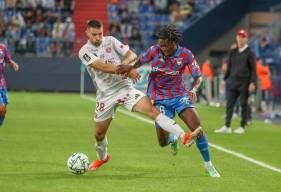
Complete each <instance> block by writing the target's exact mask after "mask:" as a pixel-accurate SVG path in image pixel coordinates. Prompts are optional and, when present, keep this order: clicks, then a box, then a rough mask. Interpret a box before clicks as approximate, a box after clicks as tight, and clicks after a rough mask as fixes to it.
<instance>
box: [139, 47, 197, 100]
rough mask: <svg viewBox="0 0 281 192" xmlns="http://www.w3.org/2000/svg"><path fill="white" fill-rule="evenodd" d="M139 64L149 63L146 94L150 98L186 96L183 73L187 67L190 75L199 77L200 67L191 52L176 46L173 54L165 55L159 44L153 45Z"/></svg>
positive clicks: (143, 55)
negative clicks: (150, 66)
mask: <svg viewBox="0 0 281 192" xmlns="http://www.w3.org/2000/svg"><path fill="white" fill-rule="evenodd" d="M138 62H140V63H141V64H151V65H152V70H151V73H150V75H149V81H148V86H147V96H148V97H149V99H151V100H164V99H171V98H174V97H178V96H187V95H188V90H187V88H186V87H185V86H184V82H183V74H184V70H185V68H186V67H188V68H189V71H190V72H191V75H192V77H200V76H201V71H200V67H199V65H198V63H197V61H196V59H195V57H194V55H193V54H192V52H191V51H190V50H189V49H187V48H184V47H181V46H177V50H176V51H175V53H174V55H172V56H168V57H166V56H165V55H164V53H163V52H162V51H161V49H160V46H159V45H154V46H152V47H150V48H149V49H148V51H147V52H145V53H143V54H142V56H141V57H140V59H139V61H138Z"/></svg>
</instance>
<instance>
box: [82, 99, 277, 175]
mask: <svg viewBox="0 0 281 192" xmlns="http://www.w3.org/2000/svg"><path fill="white" fill-rule="evenodd" d="M81 97H82V98H84V99H86V100H89V101H93V102H95V101H96V100H95V99H94V98H92V97H89V96H85V95H81ZM117 110H118V111H119V112H120V113H123V114H125V115H128V116H130V117H134V118H136V119H139V120H141V121H144V122H146V123H149V124H152V125H154V122H153V121H152V120H149V119H146V118H143V117H141V116H138V115H136V114H134V113H131V112H128V111H125V110H122V109H117ZM209 145H210V146H211V147H213V148H215V149H217V150H219V151H222V152H225V153H228V154H230V155H233V156H235V157H238V158H240V159H244V160H246V161H249V162H251V163H253V164H255V165H258V166H260V167H264V168H266V169H269V170H271V171H275V172H278V173H281V169H279V168H277V167H273V166H271V165H268V164H266V163H264V162H262V161H258V160H255V159H253V158H251V157H248V156H246V155H244V154H242V153H238V152H235V151H232V150H229V149H226V148H224V147H221V146H219V145H216V144H213V143H210V142H209Z"/></svg>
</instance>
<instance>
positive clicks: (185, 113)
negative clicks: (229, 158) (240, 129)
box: [117, 25, 220, 177]
mask: <svg viewBox="0 0 281 192" xmlns="http://www.w3.org/2000/svg"><path fill="white" fill-rule="evenodd" d="M181 39H182V35H181V33H180V32H179V31H178V30H177V29H176V28H175V27H174V26H173V25H168V26H164V27H163V28H162V29H161V30H160V31H159V33H158V44H157V45H154V46H151V47H150V48H149V49H148V51H147V52H145V53H144V54H142V55H141V57H140V58H139V59H138V60H137V61H136V62H135V64H134V65H119V66H118V70H117V73H120V74H124V73H128V72H129V71H131V70H132V69H136V68H138V67H140V66H141V65H143V64H151V65H152V69H151V73H150V75H149V82H148V87H147V96H148V97H149V99H150V100H152V103H153V104H154V106H156V107H157V108H158V109H159V110H160V111H161V112H162V113H163V114H165V115H166V116H168V117H170V118H174V117H175V114H176V113H177V114H178V115H179V117H180V118H181V119H182V120H183V121H184V123H185V124H186V126H187V127H189V129H190V130H191V131H195V130H200V131H201V132H200V134H199V135H198V136H197V138H196V139H194V140H195V142H196V145H197V147H198V149H199V151H200V153H201V155H202V157H203V159H204V164H205V167H206V170H207V171H208V173H209V175H210V176H211V177H220V174H219V173H218V172H217V170H216V169H215V167H214V166H213V164H212V162H211V160H210V153H209V147H208V140H207V137H206V134H205V133H203V131H202V130H201V127H200V120H199V117H198V114H197V111H196V109H195V108H194V106H193V105H192V102H193V101H195V100H196V99H197V97H196V91H197V89H198V88H199V86H200V83H201V79H202V78H201V71H200V67H199V65H198V63H197V62H196V59H195V57H194V55H193V54H192V52H191V51H190V50H189V49H187V48H184V47H181V46H179V45H178V43H179V42H180V41H181ZM186 67H188V68H189V70H190V72H191V75H192V77H193V78H194V83H193V86H192V88H191V90H188V89H186V88H185V86H184V83H183V73H184V70H185V68H186ZM156 131H157V136H158V141H159V144H160V146H167V145H168V144H171V146H172V149H174V151H175V153H176V151H177V145H176V142H177V141H176V138H175V137H174V135H173V134H170V133H168V132H166V131H164V130H162V129H159V128H158V125H156Z"/></svg>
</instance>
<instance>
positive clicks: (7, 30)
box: [0, 0, 75, 56]
mask: <svg viewBox="0 0 281 192" xmlns="http://www.w3.org/2000/svg"><path fill="white" fill-rule="evenodd" d="M0 7H1V8H0V9H1V10H0V16H1V19H0V38H1V41H2V42H4V43H5V44H7V45H8V48H9V50H10V52H11V53H13V54H18V55H24V56H28V55H31V56H32V55H36V56H63V55H64V56H69V55H70V54H71V50H72V47H73V44H74V39H75V32H74V23H73V22H72V18H71V17H72V12H73V6H72V1H71V0H48V1H47V0H40V1H35V0H25V1H24V0H7V1H1V5H0Z"/></svg>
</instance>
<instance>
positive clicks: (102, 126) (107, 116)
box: [79, 20, 198, 171]
mask: <svg viewBox="0 0 281 192" xmlns="http://www.w3.org/2000/svg"><path fill="white" fill-rule="evenodd" d="M86 35H87V37H88V38H89V40H88V42H87V43H86V44H85V45H84V46H83V47H82V48H81V49H80V51H79V58H80V60H81V61H82V63H83V64H84V65H85V66H86V67H87V70H88V72H89V74H90V76H91V78H92V79H93V81H94V83H95V84H96V86H97V96H96V110H95V117H94V121H95V125H94V133H95V140H96V152H97V157H98V160H96V161H94V162H93V163H92V164H91V165H90V166H89V171H92V170H95V169H97V168H98V167H100V166H101V165H103V164H104V163H106V162H108V161H109V159H110V156H109V153H108V151H107V145H108V142H107V137H106V132H107V130H108V128H109V126H110V123H111V121H112V119H113V117H114V114H115V110H116V107H117V106H118V105H123V106H124V107H125V108H127V109H128V110H129V111H132V112H139V113H142V114H145V115H147V116H149V117H150V118H151V119H153V120H154V121H155V123H157V124H158V125H159V126H160V127H161V128H162V129H164V130H166V131H168V132H171V133H173V134H174V135H175V137H177V138H179V139H181V141H182V143H183V144H184V145H185V146H187V147H189V146H190V145H191V144H192V143H193V142H194V139H195V137H196V136H197V134H198V133H197V132H191V133H189V132H187V133H185V132H184V130H183V129H182V128H181V127H180V126H179V125H178V124H176V123H175V121H174V120H172V119H170V118H168V117H166V116H165V115H163V114H161V113H160V112H159V111H158V110H157V109H156V108H155V107H154V106H153V105H152V104H151V102H150V101H149V99H148V97H147V96H145V95H144V93H142V92H141V91H139V90H137V89H135V88H134V87H133V84H132V81H131V79H132V80H133V81H137V80H138V79H139V78H140V75H139V74H138V73H137V71H135V70H132V71H130V72H129V73H128V74H126V77H128V78H125V77H124V76H121V75H117V74H116V70H117V65H119V64H130V63H132V62H134V61H135V60H136V58H137V56H136V54H135V53H134V52H132V51H131V50H130V49H129V46H128V45H124V44H122V43H121V42H120V41H118V40H117V39H116V38H114V37H112V36H103V26H102V23H101V22H100V21H97V20H89V21H88V23H87V29H86Z"/></svg>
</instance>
